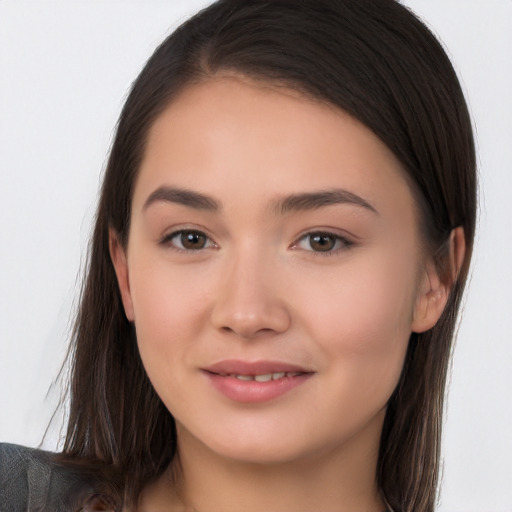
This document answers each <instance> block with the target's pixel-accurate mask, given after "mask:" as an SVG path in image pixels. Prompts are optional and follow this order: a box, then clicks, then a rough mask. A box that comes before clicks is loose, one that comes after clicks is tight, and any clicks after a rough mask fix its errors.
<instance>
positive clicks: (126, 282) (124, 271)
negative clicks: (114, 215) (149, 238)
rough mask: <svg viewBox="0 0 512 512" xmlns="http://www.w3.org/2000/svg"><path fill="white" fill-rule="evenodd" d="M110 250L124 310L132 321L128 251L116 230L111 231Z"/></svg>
mask: <svg viewBox="0 0 512 512" xmlns="http://www.w3.org/2000/svg"><path fill="white" fill-rule="evenodd" d="M108 242H109V251H110V259H111V260H112V264H113V265H114V270H115V272H116V276H117V283H118V285H119V291H120V292H121V299H122V301H123V306H124V312H125V314H126V318H128V320H129V321H130V322H133V321H134V318H135V316H134V313H133V302H132V296H131V293H130V279H129V275H128V264H127V260H126V251H125V249H124V248H123V246H122V245H121V243H120V242H119V238H118V236H117V233H116V232H115V231H114V230H112V229H111V230H110V231H109V241H108Z"/></svg>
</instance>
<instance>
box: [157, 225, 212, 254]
mask: <svg viewBox="0 0 512 512" xmlns="http://www.w3.org/2000/svg"><path fill="white" fill-rule="evenodd" d="M161 243H162V244H163V245H171V246H173V247H175V248H176V249H181V250H182V251H199V250H201V249H207V248H208V247H214V246H215V244H214V242H213V241H212V240H211V239H210V238H209V237H208V236H207V235H206V234H204V233H203V232H201V231H196V230H193V229H182V230H180V231H174V232H173V233H171V234H169V235H166V236H164V238H163V239H162V241H161Z"/></svg>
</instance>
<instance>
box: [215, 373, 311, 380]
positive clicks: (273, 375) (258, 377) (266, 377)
mask: <svg viewBox="0 0 512 512" xmlns="http://www.w3.org/2000/svg"><path fill="white" fill-rule="evenodd" d="M304 373H305V372H304ZM304 373H302V372H276V373H263V374H261V375H236V374H222V373H221V374H219V375H220V376H221V377H234V378H236V379H238V380H243V381H246V382H248V381H253V380H255V381H256V382H269V381H271V380H280V379H284V378H286V377H297V376H298V375H304Z"/></svg>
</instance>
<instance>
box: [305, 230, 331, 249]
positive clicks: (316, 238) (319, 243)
mask: <svg viewBox="0 0 512 512" xmlns="http://www.w3.org/2000/svg"><path fill="white" fill-rule="evenodd" d="M309 243H310V245H311V248H312V249H313V250H314V251H320V252H327V251H330V250H332V249H333V248H334V245H335V243H336V240H335V238H334V237H333V236H332V235H322V234H317V235H311V236H310V239H309Z"/></svg>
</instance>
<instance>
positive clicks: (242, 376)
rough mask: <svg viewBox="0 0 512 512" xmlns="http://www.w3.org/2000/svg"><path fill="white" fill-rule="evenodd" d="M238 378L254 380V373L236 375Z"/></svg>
mask: <svg viewBox="0 0 512 512" xmlns="http://www.w3.org/2000/svg"><path fill="white" fill-rule="evenodd" d="M236 378H237V379H238V380H254V377H253V376H252V375H236Z"/></svg>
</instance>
